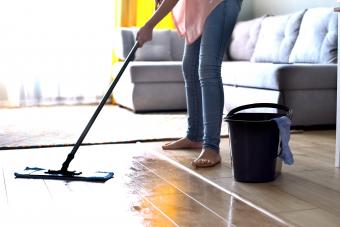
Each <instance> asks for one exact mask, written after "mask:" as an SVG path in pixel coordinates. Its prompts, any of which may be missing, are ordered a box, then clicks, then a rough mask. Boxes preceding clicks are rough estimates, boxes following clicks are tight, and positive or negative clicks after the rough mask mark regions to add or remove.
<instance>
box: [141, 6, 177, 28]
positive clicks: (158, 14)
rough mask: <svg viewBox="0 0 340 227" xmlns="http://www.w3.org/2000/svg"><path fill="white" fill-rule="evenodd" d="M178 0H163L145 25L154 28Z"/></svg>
mask: <svg viewBox="0 0 340 227" xmlns="http://www.w3.org/2000/svg"><path fill="white" fill-rule="evenodd" d="M178 1H179V0H163V2H162V3H161V5H160V6H159V8H158V9H157V10H156V11H155V13H154V14H153V15H152V17H151V18H150V19H149V20H148V21H147V22H146V24H145V26H148V27H150V28H154V27H155V26H156V25H157V24H158V23H159V22H160V21H161V20H162V19H163V18H164V17H165V16H166V15H167V14H168V13H169V12H170V11H171V10H172V9H173V8H174V6H175V5H176V4H177V2H178Z"/></svg>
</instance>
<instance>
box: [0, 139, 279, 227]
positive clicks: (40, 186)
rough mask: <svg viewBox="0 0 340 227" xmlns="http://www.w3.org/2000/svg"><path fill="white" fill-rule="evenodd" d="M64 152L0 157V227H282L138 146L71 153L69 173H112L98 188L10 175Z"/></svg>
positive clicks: (54, 163) (48, 164)
mask: <svg viewBox="0 0 340 227" xmlns="http://www.w3.org/2000/svg"><path fill="white" fill-rule="evenodd" d="M69 151H70V148H69V147H63V148H46V149H31V150H11V151H1V152H0V166H1V169H0V210H1V219H0V226H98V227H99V226H285V225H284V224H283V223H282V222H280V221H278V220H276V219H274V218H272V217H270V216H268V215H266V214H264V213H263V212H261V211H259V210H257V209H255V208H254V207H253V206H249V205H248V204H246V203H244V202H243V201H241V200H239V199H238V198H236V197H234V196H231V195H229V194H228V193H226V192H225V191H223V190H220V189H219V188H217V187H215V186H214V185H212V184H210V183H209V182H206V181H204V180H202V179H200V178H199V177H197V176H195V175H193V174H191V173H190V172H188V171H186V170H185V169H183V168H179V167H178V166H176V165H174V164H173V163H171V162H169V160H168V159H167V158H164V157H162V155H159V154H158V153H157V152H154V151H152V150H148V148H147V147H145V146H141V145H140V144H125V145H123V144H122V145H101V146H83V147H81V148H80V149H79V151H78V154H77V155H76V157H75V159H74V161H73V162H72V163H71V165H70V168H69V170H77V171H112V172H114V174H115V175H114V178H113V179H110V180H109V181H107V182H106V183H88V182H65V181H56V180H32V179H15V178H14V175H13V173H14V172H15V171H18V170H22V169H24V168H25V167H26V166H38V167H43V168H47V169H58V168H60V167H61V164H62V162H63V161H64V159H65V158H66V155H67V154H68V152H69Z"/></svg>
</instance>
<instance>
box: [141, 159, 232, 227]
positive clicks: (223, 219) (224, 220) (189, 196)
mask: <svg viewBox="0 0 340 227" xmlns="http://www.w3.org/2000/svg"><path fill="white" fill-rule="evenodd" d="M139 164H140V165H142V166H144V168H146V169H148V170H149V171H150V172H152V173H153V174H155V175H156V176H158V177H159V178H160V179H162V180H163V181H165V182H166V183H168V184H169V185H171V186H172V187H174V188H176V190H178V191H179V192H181V193H183V194H184V195H185V196H187V197H188V198H190V199H192V200H193V201H195V202H196V203H197V204H199V205H200V206H202V207H204V208H205V209H207V210H208V211H210V212H211V213H212V214H214V215H215V216H217V217H218V218H219V219H221V220H222V221H223V222H226V223H227V222H228V220H226V219H225V218H223V217H222V216H220V215H219V214H218V213H216V212H215V211H213V210H212V209H210V208H209V207H207V206H205V205H204V204H203V203H201V202H200V201H198V200H197V199H195V198H194V197H192V196H191V195H189V194H188V193H186V192H184V191H183V190H181V189H180V188H178V187H177V186H176V185H174V184H173V183H171V182H170V181H168V180H167V179H164V178H163V177H162V176H160V175H159V174H157V173H156V172H155V171H154V170H152V169H150V168H148V167H147V166H145V165H143V164H142V163H139Z"/></svg>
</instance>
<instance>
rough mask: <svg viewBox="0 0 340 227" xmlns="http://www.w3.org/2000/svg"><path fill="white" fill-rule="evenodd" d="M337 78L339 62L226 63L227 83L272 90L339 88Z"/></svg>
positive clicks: (224, 80)
mask: <svg viewBox="0 0 340 227" xmlns="http://www.w3.org/2000/svg"><path fill="white" fill-rule="evenodd" d="M320 75H322V77H320ZM336 78H337V65H336V64H273V63H251V62H242V61H234V62H233V61H231V62H223V63H222V80H223V83H224V84H226V85H233V86H242V87H252V88H262V89H272V90H304V89H335V88H336V81H337V79H336Z"/></svg>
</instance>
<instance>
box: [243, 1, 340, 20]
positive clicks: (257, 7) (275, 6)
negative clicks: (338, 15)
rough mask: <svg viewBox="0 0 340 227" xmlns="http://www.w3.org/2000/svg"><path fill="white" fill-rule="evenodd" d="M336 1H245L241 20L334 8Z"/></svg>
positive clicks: (336, 4)
mask: <svg viewBox="0 0 340 227" xmlns="http://www.w3.org/2000/svg"><path fill="white" fill-rule="evenodd" d="M338 5H339V3H337V2H336V0H281V1H279V0H243V6H242V10H241V12H240V16H239V19H240V20H247V19H251V18H254V17H259V16H262V15H264V14H273V15H279V14H285V13H290V12H295V11H298V10H302V9H306V8H312V7H334V6H338Z"/></svg>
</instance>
